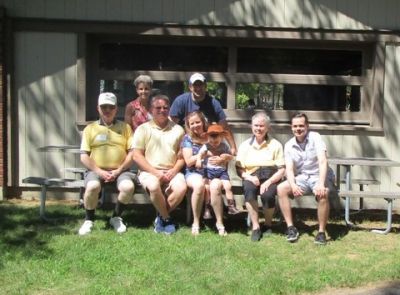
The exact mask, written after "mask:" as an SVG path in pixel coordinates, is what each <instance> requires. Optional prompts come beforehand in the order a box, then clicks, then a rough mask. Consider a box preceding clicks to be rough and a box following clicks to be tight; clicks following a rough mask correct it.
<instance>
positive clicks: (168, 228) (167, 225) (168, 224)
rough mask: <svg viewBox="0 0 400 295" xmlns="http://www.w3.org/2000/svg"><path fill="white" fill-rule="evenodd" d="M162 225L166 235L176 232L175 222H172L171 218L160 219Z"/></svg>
mask: <svg viewBox="0 0 400 295" xmlns="http://www.w3.org/2000/svg"><path fill="white" fill-rule="evenodd" d="M161 220H162V222H163V225H164V233H165V234H167V235H170V234H173V233H174V232H176V228H175V224H174V223H173V222H172V220H171V218H168V219H165V220H163V219H161Z"/></svg>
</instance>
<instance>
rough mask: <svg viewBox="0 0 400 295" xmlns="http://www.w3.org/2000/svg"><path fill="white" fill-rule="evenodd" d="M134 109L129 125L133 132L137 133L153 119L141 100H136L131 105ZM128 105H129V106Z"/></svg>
mask: <svg viewBox="0 0 400 295" xmlns="http://www.w3.org/2000/svg"><path fill="white" fill-rule="evenodd" d="M129 104H130V105H131V107H132V112H131V119H130V121H129V124H130V125H131V127H132V130H133V131H135V130H136V128H138V127H139V126H140V125H141V124H143V123H145V122H147V121H149V120H150V119H151V115H150V113H149V112H148V111H147V110H146V108H145V107H144V106H142V104H141V103H140V100H139V98H136V99H135V100H134V101H131V102H130V103H129ZM129 104H128V105H129Z"/></svg>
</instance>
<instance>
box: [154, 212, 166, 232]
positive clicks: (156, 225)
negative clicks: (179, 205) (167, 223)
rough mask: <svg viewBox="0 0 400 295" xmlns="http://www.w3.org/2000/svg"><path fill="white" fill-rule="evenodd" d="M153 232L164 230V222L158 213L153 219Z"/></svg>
mask: <svg viewBox="0 0 400 295" xmlns="http://www.w3.org/2000/svg"><path fill="white" fill-rule="evenodd" d="M154 232H155V233H157V234H159V233H162V232H164V224H163V222H162V220H161V216H160V215H157V217H156V219H155V220H154Z"/></svg>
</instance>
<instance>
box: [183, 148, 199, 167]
mask: <svg viewBox="0 0 400 295" xmlns="http://www.w3.org/2000/svg"><path fill="white" fill-rule="evenodd" d="M182 155H183V159H184V160H185V163H186V166H187V167H192V166H195V165H196V159H197V156H196V155H193V150H192V149H191V148H183V149H182Z"/></svg>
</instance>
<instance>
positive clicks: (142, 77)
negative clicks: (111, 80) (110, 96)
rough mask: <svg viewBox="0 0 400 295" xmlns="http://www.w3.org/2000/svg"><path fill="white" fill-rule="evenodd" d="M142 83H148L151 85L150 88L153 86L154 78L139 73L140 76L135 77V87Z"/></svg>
mask: <svg viewBox="0 0 400 295" xmlns="http://www.w3.org/2000/svg"><path fill="white" fill-rule="evenodd" d="M140 83H143V84H147V85H149V86H150V88H151V87H152V86H153V79H151V77H150V76H148V75H139V76H138V77H137V78H136V79H135V81H133V85H135V87H138V85H139V84H140Z"/></svg>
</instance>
